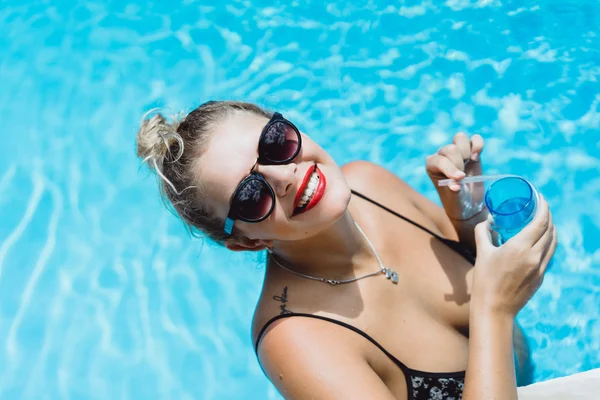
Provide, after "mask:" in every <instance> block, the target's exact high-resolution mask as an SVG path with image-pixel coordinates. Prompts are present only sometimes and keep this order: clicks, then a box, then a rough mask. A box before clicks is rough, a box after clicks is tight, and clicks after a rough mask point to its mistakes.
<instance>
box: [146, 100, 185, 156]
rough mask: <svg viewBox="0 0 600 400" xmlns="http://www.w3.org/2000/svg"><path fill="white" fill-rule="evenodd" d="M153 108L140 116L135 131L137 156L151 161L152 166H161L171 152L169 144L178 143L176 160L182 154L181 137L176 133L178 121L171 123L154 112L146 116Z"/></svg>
mask: <svg viewBox="0 0 600 400" xmlns="http://www.w3.org/2000/svg"><path fill="white" fill-rule="evenodd" d="M153 111H155V110H150V111H149V112H147V113H146V114H145V115H144V117H143V118H142V122H141V123H140V128H139V130H138V133H137V156H138V157H139V158H141V159H142V160H143V161H144V162H147V161H150V160H152V161H153V164H155V165H154V167H157V168H158V167H159V166H162V164H163V162H164V159H165V157H166V156H167V154H171V146H172V145H173V144H174V143H175V142H176V143H178V145H179V146H177V147H178V151H177V156H176V157H175V159H174V160H178V159H179V157H181V155H182V154H183V139H182V138H181V136H180V135H179V134H178V133H177V126H178V125H179V124H178V123H171V122H169V121H167V119H166V118H165V117H164V116H163V115H162V114H161V113H156V114H154V115H153V116H152V117H151V118H147V116H148V115H149V114H150V113H152V112H153Z"/></svg>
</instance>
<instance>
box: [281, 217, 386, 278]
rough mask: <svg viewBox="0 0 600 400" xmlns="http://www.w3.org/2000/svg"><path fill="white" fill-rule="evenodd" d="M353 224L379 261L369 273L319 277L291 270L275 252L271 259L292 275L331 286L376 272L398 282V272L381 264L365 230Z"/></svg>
mask: <svg viewBox="0 0 600 400" xmlns="http://www.w3.org/2000/svg"><path fill="white" fill-rule="evenodd" d="M354 225H355V226H356V228H357V229H358V231H359V232H360V234H361V235H362V237H363V238H365V241H366V242H367V244H368V245H369V247H370V248H371V250H372V251H373V254H374V255H375V258H376V259H377V262H378V263H379V271H375V272H371V273H369V274H366V275H362V276H357V277H356V278H351V279H344V280H336V279H327V278H320V277H318V276H312V275H308V274H303V273H301V272H297V271H294V270H292V269H290V268H288V267H286V266H284V265H283V264H282V263H281V262H279V261H278V260H277V258H276V257H275V254H273V253H271V256H272V257H273V260H274V261H275V263H277V265H279V266H280V267H281V268H283V269H285V270H286V271H288V272H291V273H292V274H294V275H298V276H301V277H303V278H307V279H312V280H314V281H320V282H324V283H328V284H330V285H332V286H335V285H341V284H343V283H350V282H354V281H357V280H359V279H363V278H368V277H370V276H375V275H378V274H385V277H386V278H387V279H389V280H390V281H391V282H393V283H394V284H396V283H398V273H397V272H396V271H392V270H391V269H390V268H386V267H385V266H384V265H383V262H382V261H381V258H380V257H379V254H378V253H377V250H375V247H374V246H373V243H371V241H370V240H369V238H368V237H367V235H366V234H365V232H363V230H362V229H361V227H360V226H359V225H358V223H357V222H356V221H354Z"/></svg>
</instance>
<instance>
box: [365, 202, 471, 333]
mask: <svg viewBox="0 0 600 400" xmlns="http://www.w3.org/2000/svg"><path fill="white" fill-rule="evenodd" d="M370 211H371V215H372V217H373V218H372V219H371V220H370V222H369V230H370V232H371V235H372V236H374V240H375V243H376V244H375V243H374V245H375V246H377V249H378V252H379V253H380V256H381V258H382V261H383V263H384V265H385V266H386V267H388V268H391V269H392V270H394V271H396V272H397V273H398V276H399V282H398V284H397V285H392V284H391V283H388V285H387V286H386V288H385V289H384V290H377V291H372V292H371V293H374V302H384V303H386V304H393V305H394V306H393V307H392V309H390V310H389V312H391V313H393V314H394V315H396V316H398V317H399V316H400V315H412V321H415V323H416V324H417V325H419V326H422V325H423V324H424V323H428V322H427V321H428V320H430V319H431V320H434V321H436V324H437V325H441V326H445V327H447V328H448V329H451V330H455V331H457V332H460V333H466V332H468V322H469V300H470V293H471V282H472V273H473V265H472V264H471V263H470V262H468V261H467V260H466V259H465V258H464V257H463V256H462V255H461V254H459V253H457V252H456V251H455V250H453V249H452V248H450V247H449V246H448V245H446V244H445V243H443V242H442V241H440V240H439V239H438V238H436V237H434V236H433V235H432V234H431V233H429V232H427V231H425V230H423V229H421V228H419V227H418V226H415V225H413V224H411V223H410V222H407V221H406V220H403V219H401V218H399V217H396V216H395V215H393V214H390V213H389V212H387V211H385V210H381V209H375V210H373V209H371V210H370ZM400 213H401V214H402V215H403V216H405V217H407V218H408V219H409V220H410V221H413V222H415V223H417V224H419V225H421V226H422V227H424V228H426V229H429V230H430V231H431V232H433V233H435V234H438V235H440V236H442V234H441V232H439V231H438V230H437V227H436V225H435V224H434V223H433V222H432V221H431V220H429V219H428V218H427V217H426V216H424V215H423V214H421V213H420V212H419V211H418V210H417V209H415V208H414V207H410V206H409V205H407V206H404V207H402V210H401V211H400ZM386 283H387V282H386ZM386 299H387V301H386ZM412 325H414V324H412V323H408V324H407V328H408V329H409V330H412V331H413V332H414V329H413V328H414V327H413V326H412ZM438 330H439V329H436V331H438ZM417 331H419V330H417ZM421 336H422V335H421Z"/></svg>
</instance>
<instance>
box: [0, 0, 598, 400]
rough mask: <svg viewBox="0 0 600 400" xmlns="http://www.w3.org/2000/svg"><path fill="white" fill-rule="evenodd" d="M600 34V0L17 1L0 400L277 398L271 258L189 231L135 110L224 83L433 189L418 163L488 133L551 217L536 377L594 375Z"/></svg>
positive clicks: (5, 161) (11, 43)
mask: <svg viewBox="0 0 600 400" xmlns="http://www.w3.org/2000/svg"><path fill="white" fill-rule="evenodd" d="M598 26H600V4H599V3H598V2H597V1H596V0H578V1H570V2H565V1H564V0H547V1H544V2H535V1H533V0H521V1H516V0H446V1H432V0H425V1H418V2H417V1H404V2H397V3H393V4H392V3H390V2H387V1H383V0H380V1H378V0H371V1H358V2H351V3H349V2H345V1H344V2H342V1H330V2H326V3H325V2H315V1H299V0H298V1H291V2H288V1H276V2H265V1H253V2H249V1H247V0H240V1H230V2H225V1H216V0H214V1H207V0H203V1H194V0H187V1H185V2H182V3H180V4H178V5H177V7H173V6H171V5H169V3H167V2H152V1H144V2H141V1H139V0H131V1H128V2H117V1H112V2H110V1H108V2H107V1H99V0H90V1H76V0H64V1H60V2H59V1H42V0H40V1H31V2H25V1H21V2H18V1H14V0H13V1H10V0H9V1H8V2H4V3H3V6H2V8H1V9H0V31H1V32H2V35H0V121H1V122H2V125H1V126H2V129H1V130H0V137H1V139H2V140H1V142H0V143H1V145H0V146H1V149H2V150H3V151H2V157H0V392H1V393H2V398H6V399H36V400H37V399H45V398H49V399H117V398H119V399H169V398H172V399H197V398H202V399H238V398H252V399H254V398H255V399H265V398H266V399H276V398H278V397H277V395H276V393H275V390H274V389H273V388H272V387H271V386H270V384H269V383H268V382H267V381H266V379H265V378H264V377H263V375H262V372H261V370H260V368H259V367H258V365H257V363H256V360H255V357H254V355H253V352H252V350H251V341H250V335H249V327H250V321H251V316H252V310H253V306H254V302H255V301H256V299H257V297H258V294H259V290H260V287H261V279H262V274H263V270H262V268H261V267H260V259H261V256H259V255H244V254H237V253H230V252H228V251H226V250H224V249H220V248H217V247H215V246H212V245H210V244H209V243H203V242H201V241H197V240H190V239H189V238H188V237H187V236H186V233H185V229H184V228H183V226H182V225H181V224H180V223H179V222H178V221H177V220H176V219H175V218H173V217H172V216H171V215H170V214H169V213H167V212H165V210H164V208H163V207H162V205H161V203H160V200H159V198H158V195H157V192H156V184H155V181H154V179H153V178H152V177H151V176H148V174H147V172H146V170H145V169H144V168H141V169H140V168H139V162H138V161H137V160H136V159H135V157H134V144H133V141H134V136H135V132H136V128H137V123H138V120H139V118H140V117H141V115H142V114H143V112H144V111H146V110H148V109H149V108H151V107H154V106H168V107H169V108H170V109H171V110H173V112H177V111H179V110H181V109H185V108H187V107H190V106H193V105H197V104H199V103H200V102H202V101H205V100H208V99H223V98H236V99H245V100H249V101H255V102H258V103H260V104H262V105H264V106H266V107H269V108H271V109H274V110H278V111H281V112H282V113H283V114H284V115H285V116H286V117H288V118H289V119H290V120H291V121H293V122H294V123H295V124H296V125H297V126H298V127H299V128H300V129H301V130H303V131H304V132H306V133H308V134H310V135H311V136H312V137H313V138H314V139H315V140H316V141H317V142H318V143H320V144H321V145H322V146H323V147H325V148H326V149H327V150H328V151H330V152H331V154H332V155H333V156H334V157H335V158H336V160H337V161H338V162H339V163H344V162H347V161H350V160H354V159H368V160H372V161H374V162H377V163H379V164H381V165H383V166H385V167H387V168H389V169H390V170H391V171H393V172H394V173H396V174H397V175H399V176H400V177H402V179H404V180H405V181H407V182H408V183H410V184H411V185H412V186H413V187H415V188H416V189H417V190H419V191H420V192H421V193H424V194H425V195H426V196H428V197H429V198H431V199H433V200H436V201H437V199H436V194H435V189H434V188H433V186H432V185H431V183H430V182H429V181H428V178H427V176H426V174H425V170H424V163H425V157H426V155H428V154H431V153H433V152H435V151H436V150H437V149H438V148H439V147H440V146H441V145H443V144H445V143H448V142H449V141H450V140H451V138H452V135H453V134H454V133H455V132H457V131H459V130H464V131H466V132H469V133H475V132H478V133H481V134H482V135H483V136H484V138H485V140H486V149H485V151H484V153H483V154H482V160H483V163H484V168H485V171H486V173H513V174H518V175H521V176H523V177H525V178H527V179H528V180H530V181H531V182H532V183H533V184H535V185H536V187H537V188H538V189H539V191H540V192H541V193H543V194H544V195H545V196H546V198H547V200H548V202H549V204H550V206H551V209H552V211H553V217H554V221H555V223H556V225H557V228H558V232H559V242H560V245H559V249H558V252H557V254H556V256H555V265H554V266H553V269H552V270H551V271H550V272H549V274H548V275H547V276H546V278H545V280H544V284H543V286H542V287H541V289H540V290H539V292H538V293H537V294H536V296H535V297H534V298H533V300H532V301H531V302H530V303H529V304H528V305H527V306H526V308H525V309H524V310H523V312H522V313H521V314H520V316H519V320H520V322H521V324H522V325H523V326H524V327H525V329H526V330H527V332H528V334H529V335H530V336H531V345H532V349H533V359H534V362H535V364H536V370H535V379H536V380H537V381H540V380H545V379H549V378H554V377H558V376H564V375H567V374H571V373H575V372H578V371H584V370H588V369H591V368H595V367H600V360H599V357H600V356H599V355H600V344H599V337H600V322H599V320H598V316H599V313H600V311H599V310H598V304H600V293H599V290H598V287H599V286H600V272H599V271H600V250H599V248H600V221H599V219H598V217H597V216H598V215H600V203H599V202H598V198H600V177H599V176H598V170H599V167H600V156H599V154H600V143H599V137H600V136H599V134H600V131H599V130H600V110H599V107H600V95H599V94H598V93H600V83H599V79H600V50H599V49H600V38H599V37H598ZM538 121H539V122H538Z"/></svg>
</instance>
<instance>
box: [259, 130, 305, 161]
mask: <svg viewBox="0 0 600 400" xmlns="http://www.w3.org/2000/svg"><path fill="white" fill-rule="evenodd" d="M299 145H300V143H299V141H298V133H297V132H296V130H295V129H294V128H293V127H292V126H290V124H287V123H285V122H282V121H277V122H274V123H272V124H271V125H269V127H268V128H267V131H266V132H265V134H264V136H263V140H262V143H261V151H262V154H263V156H264V157H266V158H268V159H269V160H272V161H287V160H290V159H291V158H292V157H294V156H295V155H296V153H297V152H298V146H299Z"/></svg>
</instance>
